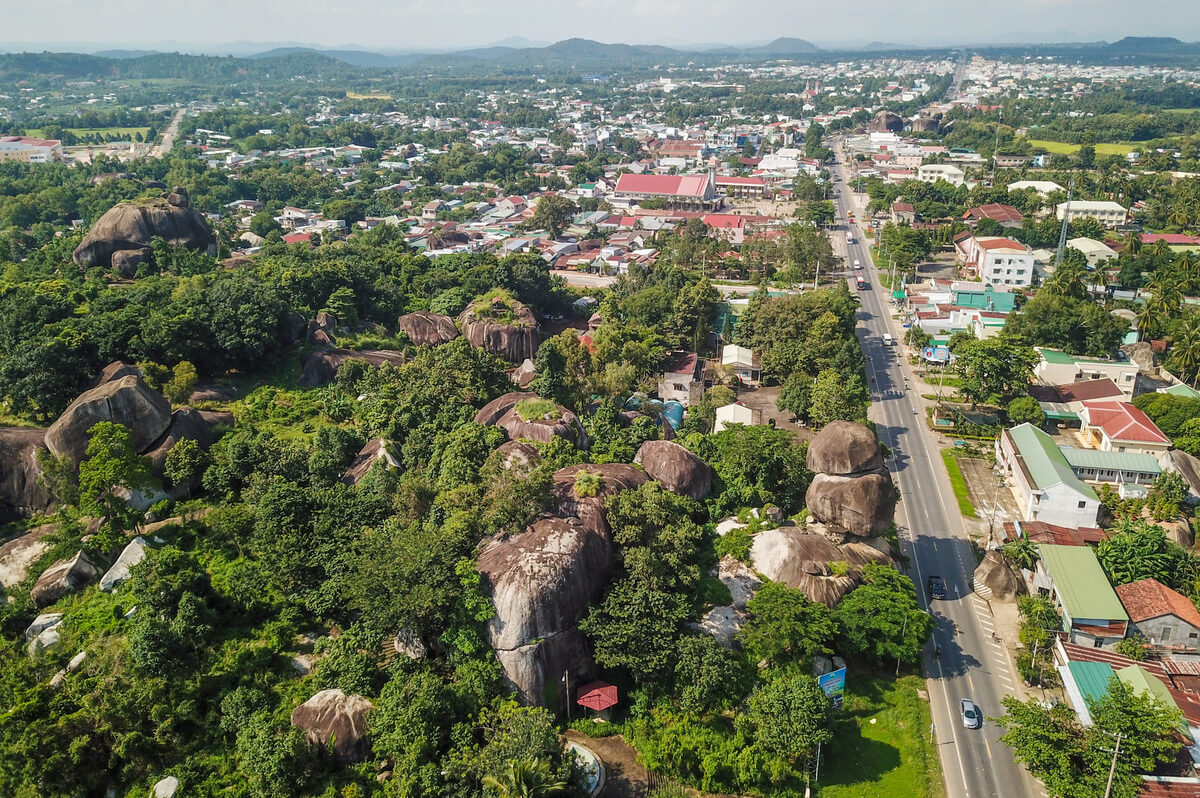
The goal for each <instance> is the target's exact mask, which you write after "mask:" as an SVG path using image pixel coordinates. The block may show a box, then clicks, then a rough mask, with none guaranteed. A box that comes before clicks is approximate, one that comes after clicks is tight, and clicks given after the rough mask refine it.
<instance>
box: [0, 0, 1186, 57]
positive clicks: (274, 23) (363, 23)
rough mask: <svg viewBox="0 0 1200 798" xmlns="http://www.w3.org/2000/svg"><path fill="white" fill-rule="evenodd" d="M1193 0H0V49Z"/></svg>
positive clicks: (898, 17)
mask: <svg viewBox="0 0 1200 798" xmlns="http://www.w3.org/2000/svg"><path fill="white" fill-rule="evenodd" d="M1194 2H1195V0H1138V2H1136V3H1134V2H1131V0H1007V2H1004V3H981V2H972V1H971V0H965V1H964V0H850V2H837V1H836V0H739V2H730V1H729V0H720V1H718V0H537V1H536V2H534V1H533V0H504V1H498V0H166V2H149V0H40V2H37V3H30V2H29V0H0V10H2V11H3V12H4V13H3V14H0V19H4V20H5V25H4V28H3V29H0V42H4V43H5V44H6V45H8V46H12V45H14V44H26V43H27V44H32V45H46V44H50V43H72V44H76V45H83V44H88V43H91V44H93V45H94V47H93V49H102V48H105V47H116V46H120V47H126V46H132V45H161V44H163V43H172V44H174V45H175V46H180V47H182V46H187V45H206V46H209V49H211V46H213V45H216V46H220V45H221V43H227V44H229V45H230V48H231V49H240V48H236V47H233V46H232V43H235V42H284V41H290V42H304V43H311V44H316V45H321V46H327V47H335V46H342V45H351V44H353V45H360V46H363V47H369V48H374V49H388V50H399V49H405V48H420V49H435V48H438V47H457V46H464V45H481V44H488V43H491V42H495V41H498V40H501V39H504V38H506V37H509V36H523V37H525V38H528V39H532V40H541V41H556V40H559V39H565V38H570V37H573V36H579V37H583V38H589V39H596V40H598V41H605V42H627V43H664V44H678V43H682V42H699V43H706V42H731V43H741V42H749V41H768V40H770V39H773V38H775V37H777V36H796V37H799V38H804V39H809V40H812V41H815V42H817V43H818V44H820V43H828V42H834V43H840V42H868V41H873V40H880V41H890V42H900V43H909V42H913V43H926V42H939V43H943V42H947V41H950V42H963V43H972V42H988V41H1019V40H1029V41H1046V40H1055V41H1067V40H1095V39H1108V40H1110V41H1111V40H1115V39H1118V38H1121V37H1122V36H1127V35H1171V36H1177V37H1179V38H1182V39H1185V40H1195V39H1200V15H1198V14H1195V13H1193V11H1194V9H1193V10H1188V9H1189V7H1190V6H1191V5H1192V4H1193V3H1194Z"/></svg>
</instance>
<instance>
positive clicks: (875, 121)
mask: <svg viewBox="0 0 1200 798" xmlns="http://www.w3.org/2000/svg"><path fill="white" fill-rule="evenodd" d="M901 130H904V120H903V119H902V118H901V117H900V116H899V115H898V114H894V113H892V112H891V111H879V112H878V113H876V114H875V116H873V117H871V121H870V123H869V124H868V125H867V132H869V133H888V132H891V133H899V132H900V131H901Z"/></svg>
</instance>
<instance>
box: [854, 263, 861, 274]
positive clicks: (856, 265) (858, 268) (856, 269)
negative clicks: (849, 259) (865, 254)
mask: <svg viewBox="0 0 1200 798" xmlns="http://www.w3.org/2000/svg"><path fill="white" fill-rule="evenodd" d="M854 271H856V272H860V271H862V264H861V263H859V262H858V261H857V260H855V261H854Z"/></svg>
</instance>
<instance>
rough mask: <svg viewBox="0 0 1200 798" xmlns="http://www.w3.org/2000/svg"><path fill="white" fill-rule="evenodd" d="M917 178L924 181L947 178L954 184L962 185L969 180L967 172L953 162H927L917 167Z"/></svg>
mask: <svg viewBox="0 0 1200 798" xmlns="http://www.w3.org/2000/svg"><path fill="white" fill-rule="evenodd" d="M917 180H920V181H921V182H922V183H936V182H938V181H939V180H945V181H946V182H947V183H949V184H950V185H952V186H961V185H962V184H963V183H965V182H966V180H967V173H966V172H964V171H963V170H962V169H959V168H958V167H957V166H954V165H953V164H948V163H927V164H922V165H921V166H919V167H918V168H917Z"/></svg>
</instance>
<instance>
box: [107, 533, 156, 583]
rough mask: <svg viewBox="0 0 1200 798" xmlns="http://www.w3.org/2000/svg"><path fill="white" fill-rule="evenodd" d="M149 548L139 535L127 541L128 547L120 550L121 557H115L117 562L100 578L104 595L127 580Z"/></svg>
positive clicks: (144, 557) (147, 543)
mask: <svg viewBox="0 0 1200 798" xmlns="http://www.w3.org/2000/svg"><path fill="white" fill-rule="evenodd" d="M149 548H150V544H149V542H148V541H147V540H146V539H145V538H144V537H142V536H141V535H138V536H137V537H136V538H134V539H133V540H131V541H129V543H128V545H126V546H125V548H124V549H122V550H121V556H119V557H117V561H116V562H114V563H113V564H112V567H111V568H109V569H108V570H107V571H105V572H104V576H102V577H100V589H101V590H103V591H104V592H106V593H107V592H109V591H110V590H115V589H116V587H117V586H118V585H120V584H121V583H122V582H124V581H125V580H126V579H128V578H129V571H130V569H132V568H133V566H135V565H137V564H138V563H140V562H141V561H142V560H144V559H146V552H147V551H148V550H149Z"/></svg>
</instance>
